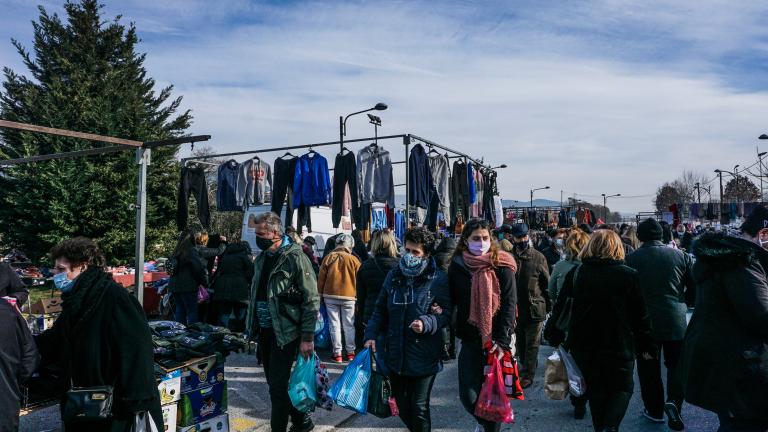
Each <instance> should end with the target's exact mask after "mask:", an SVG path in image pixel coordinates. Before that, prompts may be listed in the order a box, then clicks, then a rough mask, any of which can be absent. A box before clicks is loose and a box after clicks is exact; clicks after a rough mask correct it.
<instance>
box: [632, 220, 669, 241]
mask: <svg viewBox="0 0 768 432" xmlns="http://www.w3.org/2000/svg"><path fill="white" fill-rule="evenodd" d="M663 235H664V231H663V230H662V228H661V224H660V223H659V222H657V221H656V219H654V218H648V219H646V220H644V221H642V222H640V225H638V226H637V238H638V240H640V241H641V242H647V241H653V240H661V238H662V237H663Z"/></svg>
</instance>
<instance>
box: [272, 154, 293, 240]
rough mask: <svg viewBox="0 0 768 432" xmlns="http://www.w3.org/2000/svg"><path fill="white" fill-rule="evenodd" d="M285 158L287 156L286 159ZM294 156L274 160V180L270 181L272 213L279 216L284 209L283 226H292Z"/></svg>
mask: <svg viewBox="0 0 768 432" xmlns="http://www.w3.org/2000/svg"><path fill="white" fill-rule="evenodd" d="M286 156H288V157H287V158H286ZM298 160H299V158H297V157H296V156H293V155H290V154H286V155H284V156H281V157H279V158H277V159H275V163H274V166H275V170H274V179H273V180H272V209H271V210H272V212H273V213H275V214H278V215H279V214H280V212H282V211H283V204H285V205H286V209H285V226H293V212H294V208H293V181H294V179H295V174H296V162H297V161H298Z"/></svg>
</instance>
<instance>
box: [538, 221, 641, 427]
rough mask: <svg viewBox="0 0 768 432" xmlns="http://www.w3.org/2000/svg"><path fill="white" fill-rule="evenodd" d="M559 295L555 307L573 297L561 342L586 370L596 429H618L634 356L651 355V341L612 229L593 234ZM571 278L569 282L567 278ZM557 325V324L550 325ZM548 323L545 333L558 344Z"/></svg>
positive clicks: (631, 383)
mask: <svg viewBox="0 0 768 432" xmlns="http://www.w3.org/2000/svg"><path fill="white" fill-rule="evenodd" d="M580 258H581V262H582V265H581V267H580V268H578V275H577V276H576V278H575V280H574V278H573V275H574V274H575V273H576V271H577V270H576V269H574V270H572V271H571V272H570V273H569V274H568V275H567V278H566V284H565V286H563V291H562V292H561V293H560V295H559V296H558V305H556V307H555V310H556V311H559V310H560V309H562V307H563V305H562V304H564V303H565V301H566V299H567V298H568V297H572V298H573V306H572V309H571V310H572V312H571V322H570V326H569V327H568V330H567V333H568V334H567V339H566V341H565V343H564V344H563V346H564V348H566V349H567V350H568V351H570V352H571V353H572V354H573V357H574V359H575V360H576V363H577V364H578V366H579V368H580V369H581V371H582V373H583V374H584V378H585V380H586V385H587V394H586V397H587V400H588V401H589V408H590V411H591V412H592V425H593V426H594V429H595V431H598V432H612V431H618V430H619V425H620V424H621V421H622V419H623V418H624V415H625V414H626V411H627V407H628V406H629V400H630V398H631V397H632V392H633V389H634V381H633V377H634V369H635V358H636V356H637V355H642V356H643V358H646V359H650V357H651V355H650V353H651V352H653V351H652V350H653V341H652V339H651V336H650V331H651V325H650V320H649V318H648V312H647V310H646V306H645V300H644V299H643V294H642V291H641V290H640V286H639V284H638V275H637V271H636V270H634V269H632V268H630V267H628V266H626V265H624V246H623V244H622V242H621V239H620V238H619V235H618V234H616V233H615V232H613V231H612V230H598V231H595V233H594V234H592V237H591V238H590V240H589V243H587V246H586V247H585V248H584V250H583V251H582V252H581V255H580ZM569 280H570V281H571V283H569ZM552 330H555V329H552ZM552 330H550V327H549V326H548V329H547V337H548V338H550V342H552V343H553V344H555V345H557V344H559V343H560V340H561V339H562V336H563V335H562V333H560V337H555V335H553V334H552V333H557V332H555V331H552Z"/></svg>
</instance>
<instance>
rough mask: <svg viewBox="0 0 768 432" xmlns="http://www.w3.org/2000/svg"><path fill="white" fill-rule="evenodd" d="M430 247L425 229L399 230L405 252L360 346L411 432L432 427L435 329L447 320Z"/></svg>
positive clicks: (437, 367)
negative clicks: (383, 377) (373, 360)
mask: <svg viewBox="0 0 768 432" xmlns="http://www.w3.org/2000/svg"><path fill="white" fill-rule="evenodd" d="M434 246H435V238H434V236H433V235H432V233H430V232H429V231H427V229H425V228H421V227H419V228H413V229H411V230H409V231H408V232H407V233H406V234H405V255H404V256H403V258H402V259H401V260H400V263H399V265H398V266H397V267H395V268H394V269H393V270H392V271H390V272H389V274H388V275H387V278H386V280H385V281H384V286H383V287H382V289H381V292H380V293H379V298H378V300H377V301H376V308H375V309H374V311H373V316H372V317H371V319H370V320H369V321H368V326H367V327H366V329H365V340H366V342H365V347H366V348H369V347H370V348H371V351H373V352H374V353H377V354H378V360H379V365H381V366H382V368H384V369H385V370H386V371H387V372H388V373H387V375H388V377H389V380H390V383H391V385H392V392H393V393H394V396H395V400H396V401H397V406H398V409H399V411H400V418H401V419H402V421H403V423H404V424H405V426H406V427H407V428H408V430H409V431H411V432H423V431H429V430H431V428H432V422H431V418H430V413H429V397H430V394H431V393H432V385H433V384H434V382H435V375H436V374H437V373H438V372H440V371H441V370H442V368H443V364H442V361H441V360H440V356H441V354H442V352H443V339H442V333H441V332H440V329H442V328H443V327H445V326H447V325H448V324H449V323H450V320H451V317H450V311H451V303H450V297H449V295H448V282H447V279H446V275H445V273H443V271H441V270H439V269H438V267H437V264H436V263H435V260H434V258H432V256H431V252H432V249H433V248H434ZM376 341H379V342H380V343H379V346H378V348H379V350H378V351H377V345H376Z"/></svg>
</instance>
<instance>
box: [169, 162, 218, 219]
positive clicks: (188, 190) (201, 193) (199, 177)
mask: <svg viewBox="0 0 768 432" xmlns="http://www.w3.org/2000/svg"><path fill="white" fill-rule="evenodd" d="M190 197H194V198H195V202H196V203H197V217H198V218H199V219H200V224H201V225H203V226H204V227H205V228H206V229H207V228H208V227H209V226H210V223H211V211H210V209H209V208H208V186H207V184H206V182H205V170H204V169H203V168H201V167H186V166H185V167H182V168H181V182H180V183H179V202H178V206H177V208H176V225H177V227H178V229H179V231H184V230H186V229H187V217H188V215H189V198H190Z"/></svg>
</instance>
